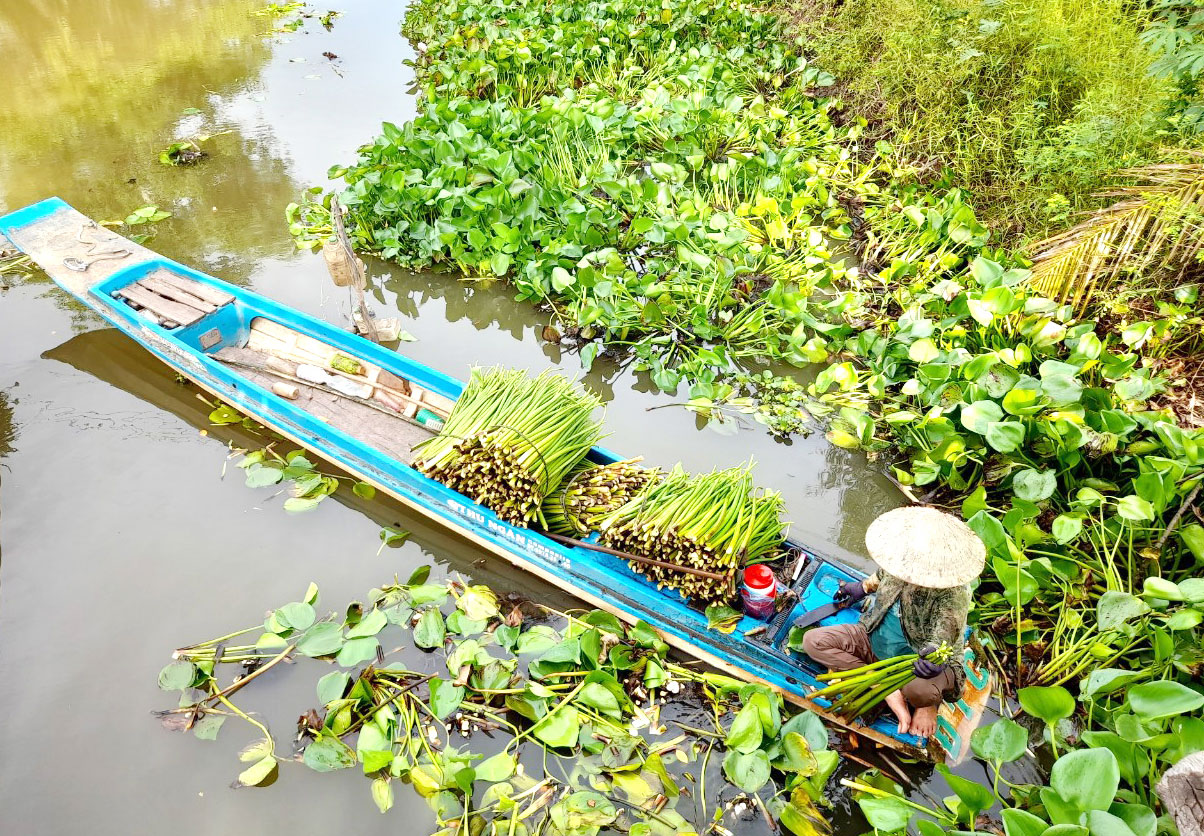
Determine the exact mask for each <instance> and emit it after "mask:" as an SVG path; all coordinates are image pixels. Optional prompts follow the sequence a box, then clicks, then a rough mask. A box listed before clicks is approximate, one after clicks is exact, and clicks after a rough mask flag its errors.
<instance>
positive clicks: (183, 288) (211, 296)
mask: <svg viewBox="0 0 1204 836" xmlns="http://www.w3.org/2000/svg"><path fill="white" fill-rule="evenodd" d="M152 283H153V284H154V285H155V286H157V287H161V286H167V287H170V288H174V289H175V290H176V291H177V292H182V293H185V294H187V295H188V296H190V297H192V298H194V299H198V300H200V301H201V302H203V303H204V304H206V305H210V306H212V307H211V310H215V309H217V308H220V307H221V306H222V305H229V304H230V303H231V302H233V301H234V296H233V295H232V294H229V293H227V292H226V291H224V290H222V289H221V288H217V287H213V286H212V285H207V284H204V283H202V282H198V281H196V280H195V279H190V278H188V277H187V276H181V275H180V274H179V273H173V272H172V271H170V270H165V269H164V268H162V267H160V268H159V269H157V270H152V271H151V272H150V273H148V274H147V276H146V278H145V279H143V280H142V282H141V284H148V285H150V284H152ZM158 292H159V293H162V295H164V296H168V293H166V292H164V291H163V290H159V291H158ZM168 298H171V299H177V301H180V302H189V300H188V299H184V298H177V297H175V296H168ZM189 304H193V303H192V302H189Z"/></svg>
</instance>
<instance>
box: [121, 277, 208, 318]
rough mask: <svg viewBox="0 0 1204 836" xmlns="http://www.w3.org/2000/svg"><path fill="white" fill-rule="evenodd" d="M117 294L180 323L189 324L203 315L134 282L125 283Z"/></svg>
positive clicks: (201, 312) (192, 308) (202, 312)
mask: <svg viewBox="0 0 1204 836" xmlns="http://www.w3.org/2000/svg"><path fill="white" fill-rule="evenodd" d="M117 295H118V296H120V297H122V298H123V299H128V300H129V301H131V302H134V303H136V304H139V305H141V306H142V307H144V308H146V309H148V310H150V311H151V313H154V314H157V315H158V316H161V317H163V318H164V319H169V320H171V321H172V322H178V323H179V324H180V325H191V324H192V323H194V322H196V321H197V320H198V319H200V318H201V317H203V316H204V315H205V312H204V311H198V310H197V309H196V308H194V307H191V306H189V305H184V304H181V303H180V302H173V301H171V300H170V299H164V298H163V297H162V296H159V295H158V294H157V293H152V292H151V291H149V290H147V289H146V288H145V287H140V286H138V285H136V284H131V285H126V286H125V287H123V288H121V289H120V290H118V291H117Z"/></svg>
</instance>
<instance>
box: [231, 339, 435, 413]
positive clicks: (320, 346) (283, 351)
mask: <svg viewBox="0 0 1204 836" xmlns="http://www.w3.org/2000/svg"><path fill="white" fill-rule="evenodd" d="M246 347H247V348H251V349H255V350H258V351H263V352H266V353H269V354H275V355H277V356H280V357H284V358H286V359H290V360H295V361H298V362H309V363H313V364H314V365H317V366H321V367H322V368H330V360H331V358H332V357H334V356H335V355H336V354H341V353H343V352H340V351H339V350H338V349H336V348H334V347H333V346H331V345H328V344H327V343H324V342H322V341H321V340H316V339H314V338H313V337H309V336H307V335H305V334H302V333H299V332H297V331H295V330H293V329H292V328H289V327H288V326H286V325H281V324H280V323H278V322H273V321H272V320H270V319H267V318H265V317H262V316H259V317H255V318H254V319H253V320H251V325H250V336H249V337H248V340H247V346H246ZM355 359H357V360H359V362H360V363H361V365H363V367H364V375H363V378H364V380H366V381H368V382H369V383H374V384H379V385H381V386H385V387H387V388H389V389H392V390H394V392H397V393H400V394H401V395H403V396H406V397H410V398H413V399H414V400H415V401H416V402H418V404H419V405H420V406H421V407H423V408H425V409H428V410H430V411H431V412H433V413H435V414H436V415H438V416H439V417H440V418H443V419H446V418H447V416H448V415H449V414H451V410H452V407H453V406H455V401H453V400H452V399H451V398H445V397H443V396H442V395H437V394H435V393H434V392H431V391H430V390H428V389H422V388H419V387H414V386H413V385H412V384H411V383H410V381H408V380H406V379H405V378H403V377H398V376H397V375H395V374H393V373H392V372H389V371H388V370H386V369H383V368H381V367H380V366H378V365H375V364H373V363H369V362H366V361H365V360H364V359H363V358H361V357H357V358H355Z"/></svg>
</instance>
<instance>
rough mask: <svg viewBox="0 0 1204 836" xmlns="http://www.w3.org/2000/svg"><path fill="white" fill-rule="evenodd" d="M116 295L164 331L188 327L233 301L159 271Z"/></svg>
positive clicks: (200, 284)
mask: <svg viewBox="0 0 1204 836" xmlns="http://www.w3.org/2000/svg"><path fill="white" fill-rule="evenodd" d="M116 295H117V296H119V297H121V298H122V299H125V300H126V301H127V302H129V303H131V304H133V305H135V306H136V307H138V308H140V309H142V310H143V311H146V312H149V314H150V315H151V316H153V317H154V321H155V322H158V323H159V324H160V325H163V326H166V327H175V326H177V325H191V324H192V323H194V322H196V321H197V320H199V319H200V318H201V317H203V316H205V315H207V314H211V313H213V312H214V311H216V310H217V309H218V308H220V307H221V306H222V305H228V304H230V303H231V302H233V301H234V297H233V296H232V295H230V294H229V293H227V292H225V291H224V290H219V289H218V288H216V287H212V286H210V285H207V284H204V283H203V282H198V281H196V280H194V279H190V278H187V277H185V276H180V275H177V274H176V273H173V272H171V271H170V270H165V269H163V268H159V269H158V270H152V271H151V272H150V273H149V274H147V276H146V277H145V278H143V279H140V280H138V281H136V282H134V283H133V284H130V285H127V286H125V287H123V288H121V289H120V290H118V291H117V293H116Z"/></svg>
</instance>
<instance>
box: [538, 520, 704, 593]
mask: <svg viewBox="0 0 1204 836" xmlns="http://www.w3.org/2000/svg"><path fill="white" fill-rule="evenodd" d="M539 533H540V534H542V535H543V536H544V537H547V538H548V539H549V540H555V541H556V542H557V543H564V544H565V545H566V546H579V547H581V548H583V549H589V550H590V551H593V552H601V553H602V554H609V555H612V556H613V557H621V558H623V559H624V560H631V561H634V562H636V563H643V564H645V565H647V566H659V567H660V568H662V569H671V570H673V571H674V572H682V573H684V574H687V575H698V576H699V577H700V578H710V579H711V580H713V581H725V580H727V575H724V574H721V573H719V572H708V571H707V570H706V569H695V568H694V567H693V566H680V565H678V564H676V563H669V562H667V561H664V560H655V559H653V558H651V557H644V556H643V555H638V554H628V553H627V552H621V551H619V550H618V549H612V548H609V547H607V546H601V545H598V544H597V543H590V542H587V541H585V540H576V539H574V538H572V537H565V536H564V535H562V534H553V533H552V532H550V531H541V532H539Z"/></svg>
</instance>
